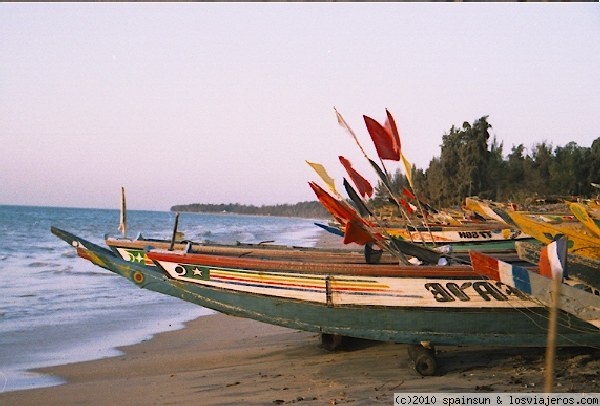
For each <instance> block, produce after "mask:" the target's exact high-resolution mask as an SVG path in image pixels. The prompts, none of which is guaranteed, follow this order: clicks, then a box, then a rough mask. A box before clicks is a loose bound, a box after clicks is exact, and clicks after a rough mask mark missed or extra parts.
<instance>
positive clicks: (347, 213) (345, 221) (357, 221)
mask: <svg viewBox="0 0 600 406" xmlns="http://www.w3.org/2000/svg"><path fill="white" fill-rule="evenodd" d="M308 184H309V185H310V187H311V188H312V190H313V191H314V192H315V194H316V195H317V198H318V199H319V201H320V202H321V204H322V205H323V206H325V208H326V209H327V210H328V211H329V213H331V215H332V216H333V217H335V219H336V220H337V221H339V222H340V224H342V225H343V226H344V244H349V243H351V242H356V243H358V244H366V243H368V242H371V241H373V240H375V237H377V238H380V237H379V236H376V235H372V234H371V233H370V232H369V225H368V224H367V223H365V221H364V220H362V219H361V218H360V217H359V216H358V214H357V213H356V212H355V211H353V210H352V209H351V208H349V207H347V206H345V205H344V204H343V203H341V202H340V201H339V200H336V199H335V198H333V197H332V196H331V195H329V193H327V192H326V191H325V190H323V188H321V187H320V186H319V185H317V184H316V183H314V182H308Z"/></svg>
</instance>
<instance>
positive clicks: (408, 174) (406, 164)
mask: <svg viewBox="0 0 600 406" xmlns="http://www.w3.org/2000/svg"><path fill="white" fill-rule="evenodd" d="M400 155H401V158H402V163H403V164H404V171H405V172H406V180H408V184H409V185H410V188H411V189H414V188H415V187H414V185H413V181H412V164H411V163H410V162H408V159H406V157H405V156H404V154H403V153H400Z"/></svg>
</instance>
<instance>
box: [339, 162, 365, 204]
mask: <svg viewBox="0 0 600 406" xmlns="http://www.w3.org/2000/svg"><path fill="white" fill-rule="evenodd" d="M339 158H340V162H341V163H342V165H344V168H346V172H348V175H349V176H350V179H352V182H354V185H356V187H357V188H358V193H360V194H361V196H362V197H366V196H368V197H371V196H372V195H373V187H372V186H371V184H370V183H369V181H368V180H366V179H365V178H363V177H362V176H361V175H360V173H358V172H357V171H356V169H354V168H353V167H352V164H351V163H350V161H348V160H347V159H346V158H344V157H343V156H340V157H339Z"/></svg>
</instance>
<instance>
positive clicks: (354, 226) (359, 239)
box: [344, 220, 375, 245]
mask: <svg viewBox="0 0 600 406" xmlns="http://www.w3.org/2000/svg"><path fill="white" fill-rule="evenodd" d="M374 240H375V239H374V238H373V236H372V235H371V233H369V231H368V230H367V229H366V228H365V225H364V224H363V223H361V222H359V221H356V220H352V221H349V222H348V223H346V226H345V227H344V244H350V243H351V242H354V243H357V244H360V245H365V244H368V243H370V242H372V241H374Z"/></svg>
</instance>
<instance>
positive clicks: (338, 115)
mask: <svg viewBox="0 0 600 406" xmlns="http://www.w3.org/2000/svg"><path fill="white" fill-rule="evenodd" d="M333 110H335V116H336V117H337V121H338V124H339V125H341V126H342V127H344V129H345V130H346V131H347V132H348V134H350V136H351V137H352V138H354V141H355V142H356V145H358V148H360V152H362V154H363V155H364V156H365V158H366V157H367V153H366V152H365V150H364V149H363V147H362V145H360V141H359V140H358V137H357V136H356V134H355V133H354V131H352V128H350V126H349V125H348V123H346V120H344V117H342V115H341V114H340V113H339V112H338V111H337V109H336V108H335V107H334V108H333Z"/></svg>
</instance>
